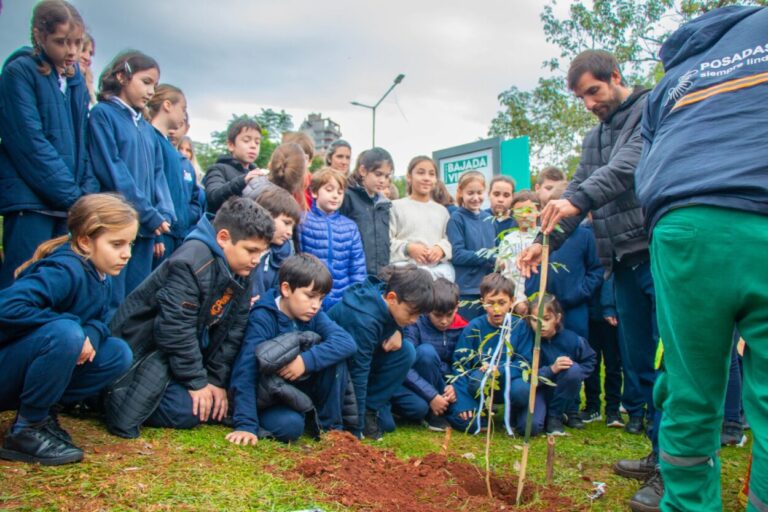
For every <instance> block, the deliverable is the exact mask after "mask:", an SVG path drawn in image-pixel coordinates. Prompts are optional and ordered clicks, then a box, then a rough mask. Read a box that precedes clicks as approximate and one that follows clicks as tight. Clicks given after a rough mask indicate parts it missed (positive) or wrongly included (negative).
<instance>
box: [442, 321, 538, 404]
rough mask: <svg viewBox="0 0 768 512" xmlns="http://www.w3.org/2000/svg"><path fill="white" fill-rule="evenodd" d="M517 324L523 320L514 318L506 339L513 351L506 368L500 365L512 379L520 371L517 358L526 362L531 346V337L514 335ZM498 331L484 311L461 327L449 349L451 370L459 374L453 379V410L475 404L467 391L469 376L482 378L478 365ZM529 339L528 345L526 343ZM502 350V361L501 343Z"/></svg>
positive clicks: (485, 358)
mask: <svg viewBox="0 0 768 512" xmlns="http://www.w3.org/2000/svg"><path fill="white" fill-rule="evenodd" d="M521 324H525V322H523V321H519V322H517V325H516V326H515V328H514V329H513V330H512V333H511V336H510V343H511V345H512V348H513V349H514V353H513V354H511V355H510V358H511V360H510V366H509V368H507V369H506V370H503V369H502V373H503V372H504V371H506V372H508V373H509V374H510V378H513V379H514V378H519V377H520V373H521V371H522V370H521V369H520V362H521V361H525V362H529V361H530V355H529V354H530V353H532V350H533V339H532V338H531V339H530V340H528V338H527V337H525V336H522V337H518V335H517V334H516V332H517V330H518V329H520V328H521V327H520V326H521ZM500 334H501V329H500V328H499V327H495V326H493V325H491V323H490V322H489V321H488V315H482V316H479V317H477V318H474V319H473V320H472V321H471V322H469V325H467V326H466V327H465V328H464V330H463V331H462V333H461V336H460V337H459V341H458V342H457V343H456V348H455V350H454V352H453V367H454V373H455V374H456V375H459V378H458V379H456V380H455V381H454V389H455V391H456V411H457V412H463V411H469V410H472V409H474V408H475V406H476V401H475V397H474V396H472V394H471V393H470V391H469V390H470V388H472V387H473V386H472V383H471V382H470V380H475V381H477V380H479V379H480V378H482V373H481V372H480V368H481V367H482V366H483V363H486V362H488V360H489V359H490V356H491V355H492V354H493V350H494V349H495V348H496V344H497V343H498V342H499V335H500ZM529 342H530V348H529V347H528V343H529ZM503 350H504V352H503V353H502V359H501V362H502V363H504V362H505V360H506V354H507V347H504V349H503ZM475 384H477V382H475Z"/></svg>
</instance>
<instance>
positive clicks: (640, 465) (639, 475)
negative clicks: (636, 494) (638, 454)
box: [613, 452, 658, 480]
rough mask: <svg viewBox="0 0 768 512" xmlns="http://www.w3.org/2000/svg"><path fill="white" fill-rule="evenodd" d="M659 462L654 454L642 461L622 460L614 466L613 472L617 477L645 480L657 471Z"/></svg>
mask: <svg viewBox="0 0 768 512" xmlns="http://www.w3.org/2000/svg"><path fill="white" fill-rule="evenodd" d="M656 464H658V460H657V459H656V455H654V453H653V452H651V453H650V454H648V456H647V457H644V458H642V459H622V460H620V461H618V462H616V463H615V464H614V465H613V472H614V473H616V474H617V475H620V476H623V477H626V478H634V479H635V480H645V479H647V478H649V477H650V476H651V475H652V474H653V473H654V472H655V471H656Z"/></svg>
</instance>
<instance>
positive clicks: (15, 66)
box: [0, 48, 99, 213]
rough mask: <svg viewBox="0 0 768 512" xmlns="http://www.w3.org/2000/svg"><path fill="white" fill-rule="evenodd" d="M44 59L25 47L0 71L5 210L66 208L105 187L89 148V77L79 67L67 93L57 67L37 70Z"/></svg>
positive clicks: (0, 192)
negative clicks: (90, 162) (93, 167)
mask: <svg viewBox="0 0 768 512" xmlns="http://www.w3.org/2000/svg"><path fill="white" fill-rule="evenodd" d="M43 58H44V57H41V56H33V55H32V50H31V48H21V49H20V50H18V51H16V52H14V53H13V54H12V55H11V56H10V57H9V58H8V60H7V61H6V62H5V64H4V66H3V73H2V75H0V140H1V141H2V142H0V213H9V212H15V211H21V210H47V211H58V212H66V211H67V210H68V209H69V207H70V206H72V204H74V202H75V201H77V200H78V199H79V198H80V196H82V195H84V194H88V193H92V192H98V191H99V183H98V181H96V178H95V177H94V176H93V173H92V172H91V169H90V166H89V165H88V159H87V152H86V147H85V139H86V124H87V119H88V101H89V96H88V89H87V88H86V86H85V80H83V76H82V75H81V74H80V72H79V71H78V72H77V73H75V75H74V76H73V77H71V78H68V79H67V90H66V95H64V94H62V93H61V89H59V82H58V75H57V73H56V71H55V68H53V66H51V67H52V68H53V70H52V71H51V73H50V74H49V75H48V76H43V75H41V74H40V72H39V71H37V66H38V64H39V63H40V62H41V59H43Z"/></svg>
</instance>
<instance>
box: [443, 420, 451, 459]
mask: <svg viewBox="0 0 768 512" xmlns="http://www.w3.org/2000/svg"><path fill="white" fill-rule="evenodd" d="M452 433H453V429H452V428H451V427H448V428H446V429H445V436H443V446H442V449H441V451H442V453H443V455H444V456H446V457H447V456H448V444H449V443H450V442H451V434H452Z"/></svg>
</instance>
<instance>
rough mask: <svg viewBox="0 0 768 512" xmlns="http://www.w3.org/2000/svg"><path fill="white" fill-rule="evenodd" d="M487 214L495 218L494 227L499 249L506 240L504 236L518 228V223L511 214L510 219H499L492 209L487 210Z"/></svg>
mask: <svg viewBox="0 0 768 512" xmlns="http://www.w3.org/2000/svg"><path fill="white" fill-rule="evenodd" d="M485 212H486V213H487V214H488V215H490V216H491V217H493V227H494V229H495V230H496V247H498V246H499V244H500V243H501V241H502V240H504V236H506V234H507V233H509V230H510V229H513V228H516V227H517V221H516V220H515V218H514V217H513V216H512V215H511V214H510V216H509V217H505V218H503V219H499V218H498V217H496V216H495V215H494V214H493V210H491V209H490V208H488V209H487V210H485Z"/></svg>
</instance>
